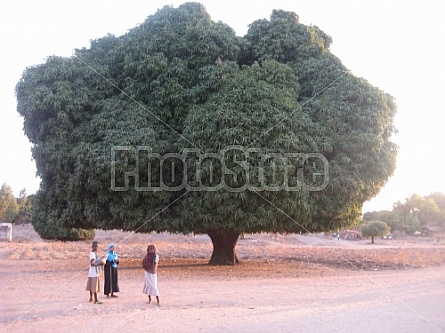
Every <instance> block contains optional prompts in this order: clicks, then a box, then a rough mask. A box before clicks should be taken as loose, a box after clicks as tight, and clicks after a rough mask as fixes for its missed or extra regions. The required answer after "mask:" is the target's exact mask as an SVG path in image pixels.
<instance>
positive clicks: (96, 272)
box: [88, 252, 100, 277]
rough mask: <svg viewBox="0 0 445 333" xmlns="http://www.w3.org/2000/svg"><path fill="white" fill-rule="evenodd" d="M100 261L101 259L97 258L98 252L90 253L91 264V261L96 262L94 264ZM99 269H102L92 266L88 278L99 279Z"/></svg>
mask: <svg viewBox="0 0 445 333" xmlns="http://www.w3.org/2000/svg"><path fill="white" fill-rule="evenodd" d="M98 259H99V257H98V256H97V254H96V252H91V253H90V263H91V260H94V261H93V262H96V260H98ZM99 269H100V266H93V265H91V264H90V270H89V272H88V277H98V276H99Z"/></svg>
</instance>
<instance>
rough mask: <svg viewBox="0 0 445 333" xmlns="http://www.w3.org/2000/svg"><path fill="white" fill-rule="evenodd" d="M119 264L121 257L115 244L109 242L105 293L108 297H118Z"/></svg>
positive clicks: (105, 272)
mask: <svg viewBox="0 0 445 333" xmlns="http://www.w3.org/2000/svg"><path fill="white" fill-rule="evenodd" d="M118 264H119V258H118V256H117V253H116V251H115V248H114V244H108V251H107V255H106V262H105V268H104V281H105V283H104V295H106V296H107V297H117V296H116V295H115V294H114V293H117V292H119V284H118V277H117V265H118ZM110 294H111V295H110Z"/></svg>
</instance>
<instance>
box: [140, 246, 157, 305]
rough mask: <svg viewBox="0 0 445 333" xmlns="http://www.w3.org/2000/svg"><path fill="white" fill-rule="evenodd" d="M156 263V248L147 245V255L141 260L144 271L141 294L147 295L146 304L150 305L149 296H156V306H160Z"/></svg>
mask: <svg viewBox="0 0 445 333" xmlns="http://www.w3.org/2000/svg"><path fill="white" fill-rule="evenodd" d="M158 262H159V256H158V255H157V254H156V247H155V246H154V245H149V246H148V248H147V254H146V255H145V257H144V259H142V268H144V270H145V278H144V288H143V290H142V291H143V293H144V294H147V295H148V303H149V304H150V303H151V296H156V301H157V305H158V306H161V304H160V302H159V291H158V277H157V271H158Z"/></svg>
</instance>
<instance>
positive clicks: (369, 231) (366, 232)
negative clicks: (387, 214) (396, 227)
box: [360, 221, 389, 244]
mask: <svg viewBox="0 0 445 333" xmlns="http://www.w3.org/2000/svg"><path fill="white" fill-rule="evenodd" d="M360 232H361V234H362V236H363V237H371V243H372V244H374V238H375V237H377V236H385V235H387V234H388V232H389V228H388V225H387V224H386V223H385V222H382V221H369V222H367V223H366V224H364V225H362V226H361V228H360Z"/></svg>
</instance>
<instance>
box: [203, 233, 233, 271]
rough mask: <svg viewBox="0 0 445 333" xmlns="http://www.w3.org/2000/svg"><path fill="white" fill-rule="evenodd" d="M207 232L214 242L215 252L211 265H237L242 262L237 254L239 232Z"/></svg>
mask: <svg viewBox="0 0 445 333" xmlns="http://www.w3.org/2000/svg"><path fill="white" fill-rule="evenodd" d="M207 234H208V235H209V237H210V239H211V240H212V243H213V253H212V257H211V258H210V261H209V265H236V264H239V263H240V262H239V260H238V258H237V257H236V254H235V246H236V243H237V242H238V238H239V235H240V233H239V232H235V231H224V230H210V231H208V232H207Z"/></svg>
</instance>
